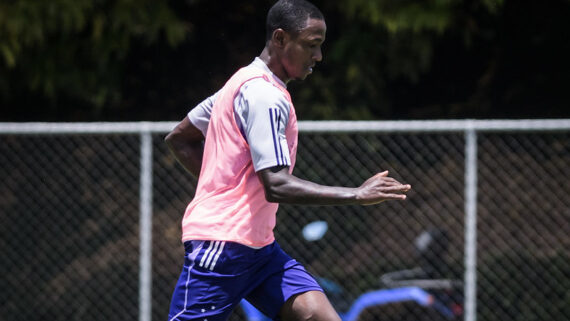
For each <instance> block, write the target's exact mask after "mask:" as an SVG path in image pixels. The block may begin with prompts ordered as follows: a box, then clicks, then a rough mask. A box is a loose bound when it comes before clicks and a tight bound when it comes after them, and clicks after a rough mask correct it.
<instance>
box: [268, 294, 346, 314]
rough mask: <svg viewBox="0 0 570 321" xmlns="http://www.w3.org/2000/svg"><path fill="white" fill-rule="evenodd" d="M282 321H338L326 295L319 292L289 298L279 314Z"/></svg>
mask: <svg viewBox="0 0 570 321" xmlns="http://www.w3.org/2000/svg"><path fill="white" fill-rule="evenodd" d="M279 315H280V318H281V320H283V321H301V320H315V321H324V320H327V321H340V317H339V315H338V313H336V311H335V310H334V308H333V307H332V305H331V303H330V302H329V300H328V299H327V297H326V295H325V294H324V293H323V292H320V291H308V292H304V293H301V294H297V295H294V296H292V297H291V298H289V300H287V302H285V304H284V305H283V307H282V308H281V311H280V312H279Z"/></svg>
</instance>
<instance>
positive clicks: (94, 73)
mask: <svg viewBox="0 0 570 321" xmlns="http://www.w3.org/2000/svg"><path fill="white" fill-rule="evenodd" d="M272 3H273V1H264V0H254V1H242V2H239V1H206V0H186V1H153V0H141V1H126V0H122V1H109V0H99V1H95V0H55V1H49V2H43V1H23V0H22V1H9V0H1V1H0V106H1V113H0V121H138V120H149V121H154V120H178V119H181V118H182V117H184V115H185V114H186V113H187V112H188V110H189V109H190V108H191V107H193V106H194V105H196V104H197V103H199V102H200V101H201V100H202V99H204V98H205V97H207V96H209V95H211V94H213V93H214V92H215V91H216V90H217V89H219V87H220V86H222V85H223V83H224V81H225V80H226V79H227V77H229V76H230V75H231V74H232V73H233V72H234V71H235V70H236V69H237V68H239V67H241V66H243V65H245V64H248V63H249V62H250V61H252V59H253V58H254V57H255V56H256V55H258V54H259V53H260V52H261V50H262V49H263V45H264V36H265V28H264V22H265V15H266V12H267V10H268V9H269V7H270V6H271V5H272ZM314 3H315V4H316V5H317V6H319V7H320V8H321V10H322V11H323V13H324V15H325V17H326V22H327V26H328V33H327V40H326V42H325V44H324V47H323V54H324V60H323V62H322V63H321V64H319V65H317V68H316V69H315V72H314V74H312V75H311V76H309V77H308V78H307V80H305V81H304V82H292V83H290V85H289V89H290V91H291V94H292V96H293V101H294V103H295V105H296V108H297V113H298V115H299V118H300V119H304V120H323V119H380V120H382V119H456V118H457V119H461V118H481V119H487V118H513V119H517V118H568V117H570V107H569V106H570V95H569V94H568V90H567V87H568V84H570V79H569V77H570V76H569V71H570V63H569V57H570V35H569V33H570V19H569V17H570V1H567V0H546V1H539V2H537V1H530V0H517V1H515V0H481V1H471V0H465V1H460V0H450V1H409V0H403V1H388V0H353V1H334V2H333V1H314Z"/></svg>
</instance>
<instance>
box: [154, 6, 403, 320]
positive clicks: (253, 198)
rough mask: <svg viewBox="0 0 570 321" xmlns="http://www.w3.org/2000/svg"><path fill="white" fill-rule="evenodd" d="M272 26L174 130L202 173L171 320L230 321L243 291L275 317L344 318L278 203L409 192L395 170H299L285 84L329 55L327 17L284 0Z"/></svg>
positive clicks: (190, 165)
mask: <svg viewBox="0 0 570 321" xmlns="http://www.w3.org/2000/svg"><path fill="white" fill-rule="evenodd" d="M266 27H267V36H266V43H265V47H264V49H263V51H262V52H261V54H260V55H259V57H256V58H255V60H254V61H253V62H252V63H251V64H250V65H248V66H246V67H244V68H241V69H240V70H239V71H237V72H236V73H235V74H234V75H233V76H232V77H231V78H230V79H229V80H228V81H227V82H226V84H225V85H224V86H223V87H222V88H221V89H220V90H219V91H218V92H216V93H215V94H214V95H213V96H211V97H209V98H207V99H206V100H204V101H203V102H202V103H200V104H199V105H198V106H196V107H195V108H193V109H192V110H191V111H190V112H189V113H188V116H187V117H185V118H184V119H183V120H182V121H181V122H180V123H179V124H178V125H177V126H176V127H175V128H174V129H173V131H172V132H171V133H169V134H168V135H167V137H166V138H165V141H166V143H167V145H168V147H169V148H170V150H171V151H172V153H173V154H174V156H175V157H176V159H177V160H178V161H179V162H180V163H181V164H182V165H183V166H184V167H185V168H186V169H187V170H188V171H189V172H190V173H192V174H193V175H196V176H197V177H198V186H197V189H196V195H195V196H194V199H193V200H192V201H191V202H190V204H189V205H188V207H187V209H186V212H185V214H184V218H183V220H182V241H183V242H184V247H185V252H186V255H185V262H184V267H183V270H182V273H181V275H180V279H179V280H178V283H177V284H176V286H175V289H174V294H173V297H172V301H171V307H170V313H169V320H200V321H214V320H226V319H227V318H228V316H229V314H230V313H231V311H232V310H233V309H234V307H235V306H236V305H237V304H238V303H239V302H240V300H241V299H242V298H246V299H247V300H248V301H249V302H250V303H252V304H253V305H254V306H256V307H257V308H258V309H259V310H260V311H262V312H263V313H264V314H266V315H267V316H269V317H271V318H279V319H282V320H309V319H311V320H339V319H340V318H339V316H338V314H337V313H336V312H335V311H334V309H333V308H332V306H331V304H330V303H329V301H328V299H327V298H326V296H325V295H324V293H323V290H322V289H321V287H320V286H319V285H318V284H317V282H316V281H315V280H314V278H313V277H312V276H311V275H310V274H309V273H308V272H307V271H306V270H305V268H304V267H303V266H302V265H301V264H299V263H298V262H297V261H295V260H294V259H292V258H291V257H290V256H289V255H287V254H286V253H285V252H284V251H283V250H281V248H280V247H279V244H278V243H277V242H276V241H275V238H274V235H273V228H274V226H275V214H276V212H277V208H278V203H295V204H317V205H341V204H363V205H370V204H376V203H380V202H382V201H385V200H404V199H405V198H406V196H405V192H407V191H408V190H409V189H410V185H407V184H402V183H400V182H398V181H396V180H395V179H393V178H391V177H388V176H387V175H388V172H386V171H385V172H382V173H378V174H376V175H374V176H373V177H371V178H369V179H368V180H366V181H365V182H364V183H363V184H362V185H361V186H359V187H355V188H348V187H336V186H323V185H319V184H315V183H312V182H309V181H306V180H302V179H300V178H297V177H295V176H294V175H292V171H293V166H294V165H295V155H296V151H297V133H298V130H297V118H296V116H295V108H294V107H293V103H292V102H291V97H290V96H289V93H288V91H287V88H286V84H287V83H288V82H289V81H291V80H303V79H304V78H305V77H307V75H309V74H310V73H312V71H313V67H314V66H315V63H317V62H319V61H321V59H322V53H321V45H322V43H323V42H324V40H325V33H326V24H325V20H324V17H323V15H322V13H321V12H320V11H319V9H317V8H316V7H315V6H314V5H312V4H310V3H308V2H306V1H304V0H281V1H278V2H277V3H275V4H274V5H273V7H272V8H271V9H270V10H269V12H268V15H267V25H266Z"/></svg>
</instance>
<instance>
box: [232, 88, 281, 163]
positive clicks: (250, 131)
mask: <svg viewBox="0 0 570 321" xmlns="http://www.w3.org/2000/svg"><path fill="white" fill-rule="evenodd" d="M235 102H236V103H238V104H239V105H241V106H239V107H241V109H242V110H243V112H242V113H241V116H242V121H243V124H244V126H243V127H244V133H245V138H246V140H247V142H248V144H249V146H250V150H251V158H252V160H253V167H254V169H255V171H259V170H262V169H265V168H269V167H274V166H290V165H291V160H290V156H289V147H288V144H287V139H286V137H285V129H286V127H287V122H288V121H289V110H290V108H291V107H290V104H289V101H288V100H287V98H286V97H285V95H284V94H283V92H281V90H279V89H278V88H276V87H275V86H274V85H273V84H271V83H269V82H267V81H266V80H264V79H261V78H259V79H254V80H251V81H249V82H247V83H245V84H244V85H243V86H242V88H241V90H240V95H239V97H236V101H235ZM236 107H238V106H236ZM236 109H238V108H236Z"/></svg>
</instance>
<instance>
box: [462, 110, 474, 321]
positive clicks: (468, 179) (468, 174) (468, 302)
mask: <svg viewBox="0 0 570 321" xmlns="http://www.w3.org/2000/svg"><path fill="white" fill-rule="evenodd" d="M464 287H465V288H464V298H465V321H476V320H477V133H476V131H475V129H474V124H473V122H472V121H468V122H467V124H466V126H465V284H464Z"/></svg>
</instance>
